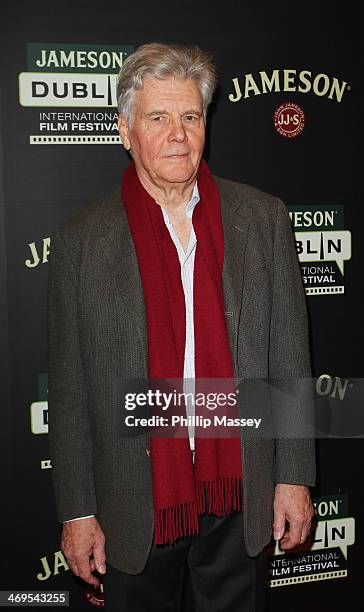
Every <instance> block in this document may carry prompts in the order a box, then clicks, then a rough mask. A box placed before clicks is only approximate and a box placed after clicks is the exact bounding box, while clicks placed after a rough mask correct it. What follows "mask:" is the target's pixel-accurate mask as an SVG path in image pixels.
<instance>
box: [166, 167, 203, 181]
mask: <svg viewBox="0 0 364 612" xmlns="http://www.w3.org/2000/svg"><path fill="white" fill-rule="evenodd" d="M195 172H196V168H194V167H193V166H192V164H188V165H186V166H184V167H179V168H168V170H167V169H164V172H163V171H161V172H160V176H161V178H162V179H163V180H165V181H168V182H169V183H187V181H189V180H191V177H192V176H193V175H194V174H195Z"/></svg>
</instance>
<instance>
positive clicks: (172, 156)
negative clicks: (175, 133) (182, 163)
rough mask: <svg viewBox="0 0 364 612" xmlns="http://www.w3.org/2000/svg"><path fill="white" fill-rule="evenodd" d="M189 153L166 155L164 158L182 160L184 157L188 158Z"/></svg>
mask: <svg viewBox="0 0 364 612" xmlns="http://www.w3.org/2000/svg"><path fill="white" fill-rule="evenodd" d="M188 156H189V153H178V154H176V155H166V156H165V157H166V158H167V159H184V158H185V157H188Z"/></svg>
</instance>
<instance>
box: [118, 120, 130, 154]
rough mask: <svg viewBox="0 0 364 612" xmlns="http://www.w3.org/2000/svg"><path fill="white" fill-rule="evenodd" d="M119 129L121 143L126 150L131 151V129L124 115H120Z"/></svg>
mask: <svg viewBox="0 0 364 612" xmlns="http://www.w3.org/2000/svg"><path fill="white" fill-rule="evenodd" d="M118 128H119V134H120V139H121V142H122V144H123V145H124V147H125V149H126V150H127V151H129V149H130V140H129V127H128V123H127V120H126V117H125V115H124V113H119V118H118Z"/></svg>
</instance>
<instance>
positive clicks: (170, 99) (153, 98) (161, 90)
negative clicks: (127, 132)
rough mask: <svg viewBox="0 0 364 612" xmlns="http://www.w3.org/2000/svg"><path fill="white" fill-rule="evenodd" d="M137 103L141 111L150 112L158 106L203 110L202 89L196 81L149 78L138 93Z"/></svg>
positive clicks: (136, 96) (159, 107) (160, 107)
mask: <svg viewBox="0 0 364 612" xmlns="http://www.w3.org/2000/svg"><path fill="white" fill-rule="evenodd" d="M135 103H136V105H138V107H139V110H141V111H142V112H148V111H150V110H152V109H153V107H155V106H156V105H157V108H158V109H160V110H161V109H162V108H164V107H165V108H166V110H168V108H169V107H172V106H178V107H182V106H185V105H186V106H187V107H188V108H190V107H191V108H196V109H198V110H202V97H201V93H200V89H199V87H198V85H197V83H196V81H195V80H194V79H183V80H181V79H175V78H170V79H165V80H163V81H161V80H159V79H156V78H154V77H147V78H146V79H145V80H144V82H143V87H142V88H141V89H139V90H138V91H137V92H136V95H135Z"/></svg>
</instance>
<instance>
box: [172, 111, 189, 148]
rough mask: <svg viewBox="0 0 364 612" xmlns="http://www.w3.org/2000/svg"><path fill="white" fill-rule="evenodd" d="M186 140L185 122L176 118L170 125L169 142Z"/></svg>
mask: <svg viewBox="0 0 364 612" xmlns="http://www.w3.org/2000/svg"><path fill="white" fill-rule="evenodd" d="M186 138H187V134H186V130H185V127H184V125H183V121H182V120H181V118H180V117H178V118H174V119H173V120H172V121H171V125H170V131H169V140H170V141H171V142H184V141H185V140H186Z"/></svg>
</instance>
